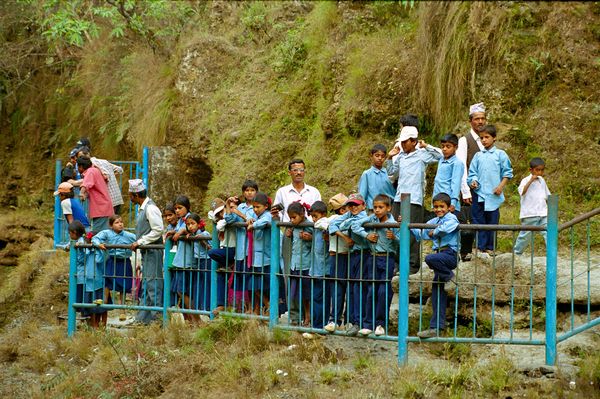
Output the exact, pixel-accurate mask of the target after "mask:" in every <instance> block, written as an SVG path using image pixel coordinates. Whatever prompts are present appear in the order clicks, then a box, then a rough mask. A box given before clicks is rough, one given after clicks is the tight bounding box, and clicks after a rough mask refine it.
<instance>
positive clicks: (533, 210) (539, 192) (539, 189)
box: [514, 158, 550, 255]
mask: <svg viewBox="0 0 600 399" xmlns="http://www.w3.org/2000/svg"><path fill="white" fill-rule="evenodd" d="M545 167H546V164H545V162H544V160H543V159H542V158H533V159H532V160H531V161H530V162H529V170H530V171H531V174H530V175H529V176H527V177H526V178H524V179H523V180H521V184H519V195H521V212H520V214H519V219H521V224H524V225H527V226H544V227H545V226H546V223H547V219H548V206H547V204H546V200H547V199H548V196H549V195H550V190H548V186H547V185H546V181H545V180H544V177H543V176H544V169H545ZM540 233H541V234H542V236H543V237H544V241H546V232H545V231H540ZM530 235H531V231H521V232H520V233H519V236H518V237H517V240H516V241H515V246H514V251H515V255H522V254H523V251H524V250H525V248H526V247H528V246H529V244H530V243H531V239H530Z"/></svg>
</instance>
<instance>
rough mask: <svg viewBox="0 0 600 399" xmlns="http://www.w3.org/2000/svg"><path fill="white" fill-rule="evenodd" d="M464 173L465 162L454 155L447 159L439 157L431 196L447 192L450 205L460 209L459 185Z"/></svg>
mask: <svg viewBox="0 0 600 399" xmlns="http://www.w3.org/2000/svg"><path fill="white" fill-rule="evenodd" d="M464 173H465V164H463V163H462V161H461V160H460V159H458V158H457V157H456V155H452V156H451V157H450V158H448V159H440V162H439V163H438V169H437V173H436V174H435V180H434V181H433V197H435V196H436V195H437V194H439V193H446V194H448V195H449V196H450V199H451V205H454V208H455V209H456V210H457V211H460V185H461V182H462V177H463V174H464Z"/></svg>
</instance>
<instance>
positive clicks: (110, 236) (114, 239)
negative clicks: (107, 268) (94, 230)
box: [92, 229, 135, 258]
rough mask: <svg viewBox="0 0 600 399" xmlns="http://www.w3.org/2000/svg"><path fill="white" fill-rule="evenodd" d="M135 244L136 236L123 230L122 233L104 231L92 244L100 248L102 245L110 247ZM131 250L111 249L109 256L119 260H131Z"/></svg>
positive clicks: (94, 238) (94, 237) (95, 237)
mask: <svg viewBox="0 0 600 399" xmlns="http://www.w3.org/2000/svg"><path fill="white" fill-rule="evenodd" d="M134 242H135V234H133V233H130V232H128V231H125V230H123V231H122V232H120V233H115V232H114V231H113V230H112V229H106V230H102V231H101V232H99V233H98V234H96V235H95V236H93V237H92V244H94V245H95V246H98V245H100V244H109V245H119V244H121V245H131V244H133V243H134ZM131 253H132V252H131V249H123V248H109V249H108V256H110V257H113V256H116V257H117V258H129V257H130V256H131Z"/></svg>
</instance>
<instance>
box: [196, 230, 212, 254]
mask: <svg viewBox="0 0 600 399" xmlns="http://www.w3.org/2000/svg"><path fill="white" fill-rule="evenodd" d="M195 235H196V236H201V237H210V233H209V232H208V231H206V230H203V231H200V230H198V231H197V232H196V234H195ZM203 243H204V244H208V243H209V241H206V240H202V241H194V258H196V259H208V249H207V248H206V245H203Z"/></svg>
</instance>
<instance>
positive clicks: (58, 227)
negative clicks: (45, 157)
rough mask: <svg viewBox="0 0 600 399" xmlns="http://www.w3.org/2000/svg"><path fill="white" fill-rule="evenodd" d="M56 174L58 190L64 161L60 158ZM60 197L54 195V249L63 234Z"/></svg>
mask: <svg viewBox="0 0 600 399" xmlns="http://www.w3.org/2000/svg"><path fill="white" fill-rule="evenodd" d="M55 169H56V170H55V172H54V173H55V175H54V189H55V190H57V189H58V185H59V184H60V172H61V170H62V162H61V160H60V159H57V160H56V167H55ZM60 211H61V209H60V197H58V196H56V197H54V249H56V247H57V246H58V245H59V244H60V241H61V238H62V237H61V236H62V234H61V233H62V231H61V230H62V229H61V227H62V226H61V225H60V223H61V221H60V219H59V218H58V215H60V213H61V212H60Z"/></svg>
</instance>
